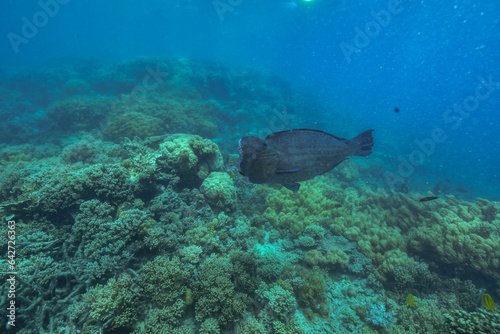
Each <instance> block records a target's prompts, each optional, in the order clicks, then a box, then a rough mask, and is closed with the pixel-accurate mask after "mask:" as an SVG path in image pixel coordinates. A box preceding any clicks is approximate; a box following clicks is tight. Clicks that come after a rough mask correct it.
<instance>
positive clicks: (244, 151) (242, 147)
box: [238, 136, 267, 177]
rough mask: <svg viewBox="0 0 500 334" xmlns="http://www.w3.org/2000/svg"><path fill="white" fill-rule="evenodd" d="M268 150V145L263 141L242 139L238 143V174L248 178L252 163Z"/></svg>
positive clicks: (248, 138)
mask: <svg viewBox="0 0 500 334" xmlns="http://www.w3.org/2000/svg"><path fill="white" fill-rule="evenodd" d="M266 148H267V144H266V142H265V141H264V140H263V139H260V138H257V137H252V136H250V137H243V138H241V139H240V141H239V142H238V151H239V154H240V162H239V164H238V172H239V173H240V174H241V175H243V176H247V177H248V173H249V172H250V167H251V165H252V163H253V162H254V161H255V159H256V158H257V155H258V154H259V153H260V152H263V151H265V149H266Z"/></svg>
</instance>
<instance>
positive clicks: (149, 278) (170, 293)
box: [140, 256, 189, 304]
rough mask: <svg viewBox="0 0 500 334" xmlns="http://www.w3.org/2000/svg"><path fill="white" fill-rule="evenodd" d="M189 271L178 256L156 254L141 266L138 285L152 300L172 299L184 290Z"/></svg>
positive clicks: (164, 300) (165, 300) (163, 301)
mask: <svg viewBox="0 0 500 334" xmlns="http://www.w3.org/2000/svg"><path fill="white" fill-rule="evenodd" d="M188 279H189V272H188V270H187V269H186V267H185V266H184V265H183V264H182V263H181V262H180V260H179V258H178V257H173V258H172V259H171V260H169V259H167V258H165V257H161V256H158V257H156V258H155V259H154V260H153V261H150V262H148V263H146V264H145V265H144V267H142V270H141V281H140V285H141V286H142V288H143V289H144V293H145V294H146V295H147V296H148V298H150V299H151V300H152V301H154V302H156V303H158V304H161V303H165V302H168V301H173V300H175V299H176V298H177V297H179V296H181V295H183V294H184V293H185V292H186V288H187V285H186V283H187V280H188Z"/></svg>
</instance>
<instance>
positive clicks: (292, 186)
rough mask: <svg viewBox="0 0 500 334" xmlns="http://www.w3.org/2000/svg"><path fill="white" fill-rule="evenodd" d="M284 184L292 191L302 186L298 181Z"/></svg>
mask: <svg viewBox="0 0 500 334" xmlns="http://www.w3.org/2000/svg"><path fill="white" fill-rule="evenodd" d="M283 186H284V187H285V188H286V189H288V190H291V191H297V190H299V188H300V184H298V183H297V182H288V183H283Z"/></svg>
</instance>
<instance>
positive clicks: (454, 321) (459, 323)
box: [444, 309, 500, 334]
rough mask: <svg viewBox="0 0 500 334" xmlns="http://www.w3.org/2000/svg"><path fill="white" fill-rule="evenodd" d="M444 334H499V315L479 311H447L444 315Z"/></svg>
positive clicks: (497, 313)
mask: <svg viewBox="0 0 500 334" xmlns="http://www.w3.org/2000/svg"><path fill="white" fill-rule="evenodd" d="M444 317H445V319H446V332H447V333H451V334H469V333H480V334H494V333H500V313H499V312H491V311H490V312H489V311H485V310H481V309H480V310H479V311H478V312H467V311H464V310H460V309H455V310H453V309H452V310H449V311H448V312H447V313H445V314H444Z"/></svg>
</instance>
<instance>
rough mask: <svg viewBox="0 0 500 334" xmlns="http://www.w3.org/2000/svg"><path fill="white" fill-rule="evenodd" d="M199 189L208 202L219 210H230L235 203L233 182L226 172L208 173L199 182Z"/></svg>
mask: <svg viewBox="0 0 500 334" xmlns="http://www.w3.org/2000/svg"><path fill="white" fill-rule="evenodd" d="M200 191H201V193H202V194H203V195H205V197H206V199H207V201H208V203H210V205H211V206H212V207H215V208H217V209H219V210H223V209H225V210H230V209H232V208H233V207H234V205H235V204H236V189H235V187H234V182H233V179H231V177H230V176H229V175H228V174H227V173H223V172H212V173H210V175H209V176H208V177H207V178H206V179H205V180H204V181H203V183H202V184H201V187H200Z"/></svg>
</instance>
